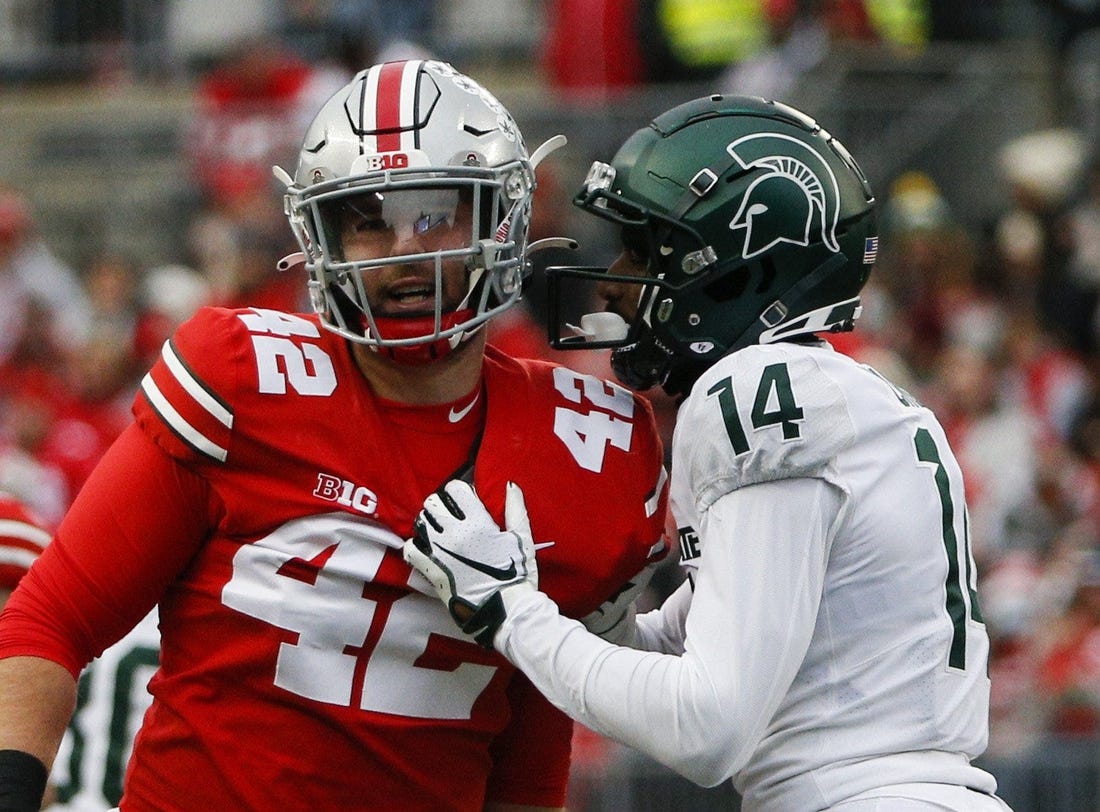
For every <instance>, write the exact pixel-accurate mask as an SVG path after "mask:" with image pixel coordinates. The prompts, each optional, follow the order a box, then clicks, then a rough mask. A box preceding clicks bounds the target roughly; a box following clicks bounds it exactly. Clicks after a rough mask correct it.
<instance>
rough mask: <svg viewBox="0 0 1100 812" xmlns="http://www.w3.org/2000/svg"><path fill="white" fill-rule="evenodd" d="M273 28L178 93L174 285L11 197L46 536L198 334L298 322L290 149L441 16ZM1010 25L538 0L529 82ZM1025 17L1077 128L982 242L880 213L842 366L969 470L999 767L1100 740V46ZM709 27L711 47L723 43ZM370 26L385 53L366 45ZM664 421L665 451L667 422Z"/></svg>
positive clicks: (1055, 125) (901, 180)
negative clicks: (888, 394) (70, 252)
mask: <svg viewBox="0 0 1100 812" xmlns="http://www.w3.org/2000/svg"><path fill="white" fill-rule="evenodd" d="M281 5H282V11H283V13H282V14H281V16H280V17H279V24H278V25H276V26H273V27H272V29H271V30H270V31H267V32H265V34H264V35H262V36H256V37H251V38H248V39H247V40H246V41H242V42H239V43H237V44H235V45H234V47H233V48H231V49H227V50H226V51H224V52H223V53H221V54H219V56H218V58H217V59H212V60H210V62H209V64H206V65H204V66H203V67H202V69H201V70H199V71H198V72H197V74H196V75H195V77H193V87H194V93H195V115H194V116H193V119H192V120H191V122H190V123H189V125H188V131H187V132H186V133H185V134H184V137H183V138H182V143H183V144H184V149H185V153H186V160H187V165H188V166H189V167H190V169H191V177H193V178H194V183H195V189H194V201H195V205H194V206H193V207H191V208H190V209H189V210H187V211H185V212H181V217H180V220H179V221H178V222H171V223H165V224H164V227H165V228H170V229H182V230H183V231H184V233H185V235H186V245H187V251H186V254H185V255H183V256H180V257H179V258H178V262H176V263H172V264H159V265H156V266H154V267H149V266H148V265H147V264H146V263H145V261H144V260H143V258H142V257H140V256H131V255H128V254H127V253H125V251H124V250H120V249H119V248H118V247H117V246H111V247H106V246H104V247H102V248H101V249H97V250H92V251H89V254H88V256H87V257H85V258H81V260H80V261H79V262H78V263H76V264H69V263H67V262H66V261H63V260H62V259H61V258H59V257H58V256H57V254H56V253H55V252H54V250H52V248H51V245H50V241H49V239H48V236H47V235H45V234H43V233H42V232H41V231H40V230H39V229H38V228H37V226H36V223H37V220H36V214H35V212H34V211H33V209H32V206H31V204H30V202H29V199H30V198H29V195H28V194H27V190H20V189H16V188H10V187H4V188H0V399H2V411H0V490H5V491H9V492H11V493H13V494H15V495H17V496H19V497H20V498H22V499H23V500H24V501H26V502H27V504H29V505H30V506H31V507H32V508H33V509H34V510H35V511H37V513H38V514H39V515H41V516H42V517H44V518H45V519H46V521H47V522H49V523H51V524H52V523H56V522H57V521H58V520H59V519H60V517H61V516H62V514H63V513H64V511H65V509H66V507H67V506H68V504H69V503H70V502H71V500H72V498H73V496H74V495H75V493H76V492H77V491H78V489H79V488H80V486H81V484H82V482H83V481H84V479H85V477H86V476H87V475H88V473H89V472H90V470H91V468H92V467H93V466H94V465H95V463H96V462H97V460H98V459H99V457H100V455H101V454H102V453H103V451H104V450H105V449H106V447H107V446H108V445H109V444H110V443H111V441H112V440H113V439H114V437H115V436H116V435H117V434H118V432H119V431H120V430H121V428H122V427H123V426H124V425H125V424H126V423H127V422H128V420H129V408H130V403H131V401H132V399H133V397H134V393H135V391H136V388H137V386H138V383H139V382H140V379H141V377H142V375H144V373H145V371H146V369H147V368H148V367H149V366H150V365H151V363H152V362H153V360H154V359H155V357H156V355H157V354H158V353H159V352H160V349H161V346H162V344H163V342H164V341H165V339H166V338H167V337H168V336H169V335H170V334H171V332H172V330H173V329H174V328H175V327H176V326H177V325H178V324H179V323H181V321H183V320H184V319H186V318H187V317H188V316H189V315H190V314H191V313H193V312H194V310H195V309H196V308H197V307H199V306H200V305H203V304H215V305H226V306H245V305H247V306H256V307H267V308H275V309H287V310H292V311H301V310H304V309H306V307H307V305H306V299H305V291H306V288H305V284H304V282H305V280H304V278H302V276H301V275H300V274H298V273H295V272H285V273H278V272H276V271H275V270H274V267H275V263H276V261H277V260H278V259H279V258H280V257H281V256H283V255H285V254H288V253H290V252H292V251H293V250H295V246H294V245H293V243H292V240H291V235H290V232H289V230H288V228H287V225H286V221H285V217H284V215H283V213H282V208H281V198H280V192H279V190H278V189H277V188H276V185H275V183H274V181H273V179H272V176H271V170H270V167H271V165H272V164H280V165H282V166H284V167H285V168H287V169H291V170H292V169H293V165H294V162H295V160H296V157H295V144H296V143H297V142H298V140H299V138H300V134H301V132H302V130H303V129H304V126H305V122H306V121H308V120H309V118H311V117H312V114H313V113H314V112H315V109H316V107H317V106H318V105H319V103H320V102H321V101H323V100H324V98H326V97H327V96H328V94H329V93H330V92H331V91H332V90H334V89H335V88H336V87H337V86H339V85H340V84H342V83H343V81H345V80H346V79H347V78H348V77H349V76H350V74H351V72H352V71H353V70H354V69H355V68H357V67H359V66H363V65H366V64H368V63H369V62H372V61H376V60H380V59H385V58H390V57H402V56H416V55H424V54H428V53H431V52H432V49H433V47H434V43H433V41H432V38H431V37H430V36H421V35H422V34H423V32H425V31H428V30H430V29H429V28H427V27H426V22H425V21H426V20H428V19H429V18H430V16H429V15H430V14H431V10H432V6H433V4H432V3H431V2H412V0H403V2H400V3H388V2H384V1H383V0H360V1H359V2H351V1H350V0H346V1H345V2H335V1H333V2H327V3H326V2H320V0H317V1H316V2H287V3H284V4H281ZM997 5H998V4H986V3H965V2H952V3H937V2H928V3H921V2H916V0H905V1H904V2H903V1H902V0H898V2H886V1H885V0H881V1H880V2H874V1H873V0H851V1H850V2H849V0H833V2H825V1H824V0H823V1H822V2H799V1H798V0H736V1H735V0H729V2H726V3H705V4H695V5H694V6H693V5H692V4H691V3H687V2H679V3H677V2H672V1H671V0H665V1H664V2H656V0H601V2H590V0H553V1H552V2H551V1H550V0H548V2H547V3H546V4H545V8H544V11H545V15H546V17H545V19H546V27H545V38H544V41H543V42H542V61H541V62H540V63H539V67H538V68H537V70H539V71H541V73H540V78H541V80H542V81H544V82H545V83H547V85H548V86H550V87H553V88H556V89H558V90H560V91H565V92H571V93H577V94H584V93H586V92H600V93H605V92H608V91H609V90H614V89H623V88H629V87H633V86H637V85H640V84H644V83H647V82H658V81H683V80H694V79H699V78H709V79H710V80H712V81H713V82H714V83H715V85H716V87H717V88H718V89H722V90H736V91H739V92H747V91H751V92H760V93H767V94H775V95H777V96H779V97H782V95H783V94H784V92H785V91H787V90H788V89H790V88H791V87H793V86H794V85H795V84H796V83H797V82H798V78H799V74H800V72H802V71H806V70H810V69H812V67H813V66H814V65H815V64H816V63H817V62H818V60H820V59H821V57H822V54H824V53H825V52H827V50H828V48H829V47H832V45H833V44H835V43H836V42H837V41H843V42H845V43H847V44H851V43H860V42H874V43H877V44H880V45H881V44H882V43H887V44H889V45H890V46H891V47H897V48H920V47H922V45H923V44H925V43H926V42H928V41H929V40H930V39H935V38H955V39H968V38H974V39H978V38H981V37H983V36H988V35H989V32H990V25H991V20H992V18H991V16H990V15H991V14H992V12H991V11H990V8H991V7H993V6H997ZM1038 5H1041V6H1045V7H1046V11H1047V12H1048V14H1049V16H1048V17H1047V19H1049V20H1051V21H1052V23H1053V24H1052V28H1051V30H1052V31H1054V32H1055V33H1056V34H1057V37H1056V40H1055V45H1056V48H1057V49H1058V52H1059V53H1060V54H1063V55H1064V56H1065V61H1064V62H1062V63H1061V64H1062V66H1063V67H1064V69H1065V71H1066V72H1067V73H1073V72H1076V73H1074V75H1077V76H1079V77H1085V78H1084V79H1081V80H1080V81H1078V82H1077V83H1076V84H1074V85H1072V88H1073V92H1072V95H1070V96H1067V98H1065V99H1064V105H1063V110H1064V116H1063V119H1064V120H1060V121H1052V122H1051V127H1050V129H1046V130H1043V131H1039V132H1035V133H1033V134H1030V135H1028V136H1026V137H1024V138H1019V139H1015V140H1013V141H1012V142H1010V143H1008V144H1006V145H1005V146H1004V148H1003V149H1002V150H1001V151H1000V152H999V153H998V154H996V155H991V156H989V161H990V164H989V166H986V167H976V168H975V169H976V172H975V177H982V176H996V177H998V178H1000V179H1001V180H1002V181H1004V183H1005V185H1006V187H1007V188H1008V189H1010V191H1011V194H1010V196H1009V197H1007V198H1006V199H1005V200H1003V204H1002V206H1001V210H1000V212H999V214H998V215H997V217H996V218H995V219H994V220H993V221H991V222H988V223H982V224H979V225H978V226H975V225H974V224H973V223H970V222H968V221H967V220H966V219H965V218H963V217H961V216H960V213H959V212H957V211H955V209H954V208H953V205H952V201H951V200H949V199H947V197H946V196H945V195H944V194H943V193H942V192H941V190H940V189H939V188H938V186H937V184H936V182H935V180H933V179H932V178H931V177H930V176H929V175H928V174H926V173H924V172H922V171H919V170H916V169H914V170H913V171H908V172H904V173H902V174H900V175H899V176H898V177H896V178H894V179H892V181H891V182H890V183H889V184H888V186H887V187H886V188H883V189H879V190H878V191H879V196H880V200H881V202H882V209H881V222H880V225H881V243H880V244H881V252H880V258H879V262H878V266H877V268H876V270H875V272H874V273H873V274H872V276H871V281H870V283H869V285H868V287H867V289H866V293H865V298H864V309H863V316H862V318H861V320H860V322H859V325H858V328H857V330H856V331H855V332H853V333H851V334H846V335H841V336H837V337H835V339H833V340H834V343H835V345H836V346H837V348H838V349H839V350H840V351H842V352H846V353H850V354H851V355H853V356H855V357H857V358H858V359H860V360H862V361H865V362H866V363H869V364H871V365H872V366H874V367H876V368H877V369H879V370H880V371H881V372H882V373H883V374H885V375H886V376H888V377H890V378H892V379H893V380H894V381H895V382H897V383H899V384H901V385H902V386H904V387H905V388H907V389H908V390H909V391H910V392H911V393H912V394H913V395H915V396H916V397H917V398H918V399H920V400H922V401H923V402H924V403H925V404H926V405H928V406H930V407H931V408H932V409H934V410H935V411H936V413H937V414H938V416H939V418H940V420H941V421H942V422H943V424H944V426H945V428H946V430H947V432H948V434H949V436H950V439H951V441H952V444H953V447H954V449H955V450H956V453H957V455H958V457H959V460H960V462H961V464H962V466H963V468H964V472H965V475H966V478H967V480H966V481H967V487H968V503H969V519H970V533H971V542H972V548H973V551H974V556H975V559H976V562H977V567H978V571H979V573H980V576H981V581H980V587H979V596H980V600H981V608H982V614H983V617H984V621H985V622H986V624H987V625H988V627H989V631H990V636H991V639H992V641H993V645H994V652H993V657H992V660H991V665H990V670H991V676H992V677H993V692H994V696H993V719H992V724H991V729H992V741H991V749H990V752H991V753H992V754H994V755H1008V756H1011V755H1013V754H1019V753H1024V752H1027V751H1028V750H1029V749H1032V748H1036V747H1041V746H1042V745H1043V743H1044V742H1045V741H1048V740H1049V738H1050V737H1057V738H1061V739H1073V740H1095V741H1100V386H1098V384H1100V151H1098V149H1097V147H1098V145H1100V141H1098V135H1100V132H1098V130H1097V128H1096V125H1095V122H1094V121H1093V119H1094V118H1095V117H1096V115H1097V114H1096V111H1095V110H1093V109H1092V108H1091V107H1088V106H1087V105H1084V106H1082V105H1081V99H1082V98H1086V99H1087V98H1088V96H1087V94H1088V93H1090V92H1092V91H1091V90H1090V89H1089V86H1088V84H1087V81H1086V80H1087V79H1089V77H1092V75H1093V73H1095V74H1097V75H1096V77H1094V78H1095V81H1096V83H1097V84H1100V68H1098V67H1097V66H1100V58H1098V57H1097V56H1096V54H1097V53H1100V47H1097V48H1096V50H1095V51H1090V50H1089V49H1090V48H1091V47H1092V45H1091V43H1092V42H1094V41H1100V38H1094V37H1093V33H1094V31H1095V30H1096V26H1098V25H1100V3H1087V2H1069V0H1065V2H1059V1H1058V0H1047V2H1045V3H1038ZM704 7H706V9H709V11H710V13H712V14H717V15H719V16H721V15H726V16H724V17H722V19H724V20H726V24H724V26H723V27H720V28H719V29H717V30H716V29H715V27H714V20H712V19H711V20H708V19H707V18H706V17H705V16H700V14H701V12H700V10H701V9H703V8H704ZM370 10H373V12H372V13H367V12H368V11H370ZM398 11H400V13H398ZM1074 15H1076V16H1074ZM382 19H384V20H386V21H387V25H388V26H389V29H388V30H385V31H381V30H380V28H379V27H378V26H374V27H372V26H370V25H367V24H366V22H365V21H367V20H382ZM1002 22H1003V21H1002ZM582 31H583V32H587V33H586V35H585V36H578V35H577V32H582ZM723 32H725V33H723ZM646 37H648V39H647V38H646ZM643 42H644V43H646V45H645V46H644V47H643V46H642V43H643ZM1090 59H1091V60H1093V61H1091V62H1090ZM1089 66H1091V68H1092V73H1089ZM462 67H463V68H464V69H466V70H469V71H470V72H471V73H473V74H474V75H476V66H462ZM1067 92H1068V91H1067ZM1097 97H1100V92H1098V95H1097ZM1090 111H1091V112H1090ZM811 112H812V111H811ZM642 123H643V122H641V121H639V122H638V124H639V125H641V124H642ZM521 124H522V122H521ZM591 157H597V156H591ZM598 157H602V158H607V157H608V156H598ZM571 192H572V190H565V189H559V188H557V187H556V186H555V179H554V178H553V177H552V176H551V177H548V178H547V179H546V182H545V184H544V186H542V187H540V192H539V194H540V201H538V202H536V207H537V208H536V213H535V214H536V220H535V223H534V226H533V228H534V230H535V232H536V234H535V235H534V236H535V237H538V236H545V235H547V234H551V233H555V232H556V231H558V230H560V229H561V228H563V227H567V226H568V218H567V217H566V216H564V215H562V205H563V202H564V201H565V200H567V197H568V195H569V194H570V193H571ZM550 195H553V196H554V199H550ZM533 304H534V306H533V307H530V306H529V307H528V308H527V309H526V310H524V311H522V312H517V313H514V314H511V315H510V316H509V317H508V318H506V319H502V320H500V321H499V322H498V323H494V326H493V329H494V330H495V331H496V335H495V337H494V338H495V340H496V341H498V342H499V343H502V344H503V345H505V347H506V348H507V349H509V350H510V351H513V352H516V353H520V354H539V355H549V350H547V349H545V341H544V340H543V337H542V328H541V326H540V324H539V320H540V318H541V313H540V312H538V311H539V307H538V301H537V296H536V297H533ZM562 360H564V361H565V362H566V363H569V364H572V365H576V364H580V363H584V364H586V365H589V366H590V367H593V366H599V365H600V364H601V363H603V362H602V361H600V360H592V359H586V358H582V357H581V356H578V355H573V354H571V355H569V356H568V357H566V358H564V359H562ZM654 402H655V405H656V407H657V410H658V414H659V416H660V418H661V421H662V425H664V426H665V427H667V426H669V425H670V424H671V423H670V418H671V414H672V411H673V409H674V404H672V403H670V402H668V401H667V399H663V398H661V397H660V396H654ZM660 583H661V582H660V581H658V588H660Z"/></svg>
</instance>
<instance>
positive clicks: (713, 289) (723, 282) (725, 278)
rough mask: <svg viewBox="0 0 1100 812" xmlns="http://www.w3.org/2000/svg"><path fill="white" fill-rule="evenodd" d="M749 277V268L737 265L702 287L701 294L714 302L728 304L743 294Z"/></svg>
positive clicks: (750, 274)
mask: <svg viewBox="0 0 1100 812" xmlns="http://www.w3.org/2000/svg"><path fill="white" fill-rule="evenodd" d="M751 277H752V271H751V270H750V269H749V267H748V266H747V265H739V266H737V267H736V268H734V269H733V270H732V271H730V272H729V273H727V274H723V275H722V276H721V277H719V278H718V279H716V280H714V281H713V282H711V283H710V284H708V285H707V286H706V287H704V288H703V293H705V294H706V295H707V296H709V297H710V298H711V299H712V300H713V301H715V302H729V301H732V300H733V299H736V298H737V297H739V296H741V295H742V294H744V292H745V289H746V288H748V286H749V279H750V278H751Z"/></svg>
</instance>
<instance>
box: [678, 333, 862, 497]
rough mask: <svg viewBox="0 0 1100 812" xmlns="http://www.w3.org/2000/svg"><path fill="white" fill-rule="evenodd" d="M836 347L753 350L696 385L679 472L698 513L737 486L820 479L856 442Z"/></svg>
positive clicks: (683, 426) (685, 415)
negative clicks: (838, 375)
mask: <svg viewBox="0 0 1100 812" xmlns="http://www.w3.org/2000/svg"><path fill="white" fill-rule="evenodd" d="M832 355H833V353H832V351H831V350H827V349H826V350H821V349H817V348H807V347H804V346H798V345H785V344H774V345H765V346H752V347H748V348H746V349H744V350H741V351H739V352H737V353H734V354H733V355H730V356H727V357H726V358H723V359H722V360H721V361H719V362H718V363H717V364H715V365H714V366H713V367H711V368H710V369H709V370H707V372H706V373H705V374H704V375H703V376H702V377H701V378H700V379H699V380H698V381H697V382H696V384H695V386H694V387H693V388H692V391H691V394H690V395H689V397H688V399H687V400H686V401H685V402H684V404H683V406H682V407H681V408H680V413H679V416H678V418H677V425H676V433H675V436H674V439H673V444H672V445H673V471H677V470H680V471H683V472H684V473H685V474H686V476H687V477H688V484H689V488H690V491H691V494H692V498H693V500H694V502H695V506H696V508H697V509H698V510H705V509H706V508H707V507H709V506H710V505H711V504H712V503H713V502H714V501H715V500H716V499H718V498H719V497H721V496H722V495H724V494H726V493H729V492H730V491H732V490H736V489H737V488H742V487H745V486H747V485H753V484H757V483H760V482H769V481H773V480H776V479H793V478H797V477H808V476H820V475H822V473H823V472H824V471H825V470H826V469H827V468H828V467H829V465H830V464H831V462H832V460H833V459H834V458H835V456H836V455H837V454H838V453H839V452H840V451H841V450H842V449H844V448H845V447H847V446H848V445H850V444H851V443H852V442H853V441H854V439H855V429H854V427H853V422H852V418H851V414H850V411H849V408H848V403H847V400H846V398H845V396H844V392H843V390H842V388H841V387H840V386H839V385H838V383H837V381H836V379H835V377H834V374H833V373H834V371H833V370H832V369H831V367H832V365H833V364H834V363H835V361H834V359H833V358H832V357H830V356H832Z"/></svg>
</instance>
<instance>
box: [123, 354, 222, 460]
mask: <svg viewBox="0 0 1100 812" xmlns="http://www.w3.org/2000/svg"><path fill="white" fill-rule="evenodd" d="M141 391H142V393H143V394H144V395H145V398H146V400H148V401H149V405H150V406H152V407H153V411H154V412H156V413H157V416H158V417H160V419H161V420H162V421H164V424H165V425H166V426H168V428H169V429H171V430H172V433H173V434H175V435H176V436H177V437H179V438H180V440H182V441H183V442H184V443H186V444H187V445H189V446H190V447H191V448H193V449H195V451H198V452H199V453H200V454H205V455H206V456H208V457H211V458H213V459H215V460H217V461H218V462H225V460H226V457H228V456H229V451H228V450H227V449H226V448H224V447H223V446H220V445H218V444H217V443H215V442H214V441H213V440H210V439H209V438H207V437H206V435H204V434H203V433H202V432H200V431H199V430H198V429H196V428H195V427H194V426H192V425H191V424H190V423H188V422H187V421H186V420H185V419H184V418H183V416H182V415H181V414H180V413H179V412H177V411H176V409H175V408H174V407H173V406H172V404H171V403H169V402H168V399H167V398H166V397H164V395H163V394H162V393H161V391H160V389H158V388H157V385H156V383H154V382H153V375H152V373H148V374H146V376H145V377H144V378H142V381H141Z"/></svg>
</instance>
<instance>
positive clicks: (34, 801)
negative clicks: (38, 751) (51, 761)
mask: <svg viewBox="0 0 1100 812" xmlns="http://www.w3.org/2000/svg"><path fill="white" fill-rule="evenodd" d="M49 776H50V774H49V772H48V771H47V770H46V765H45V764H43V763H42V762H41V761H39V760H38V759H37V758H35V757H34V756H32V755H31V754H30V753H24V752H23V751H22V750H0V812H38V810H39V809H41V808H42V796H43V795H45V794H46V781H47V779H48V778H49Z"/></svg>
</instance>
